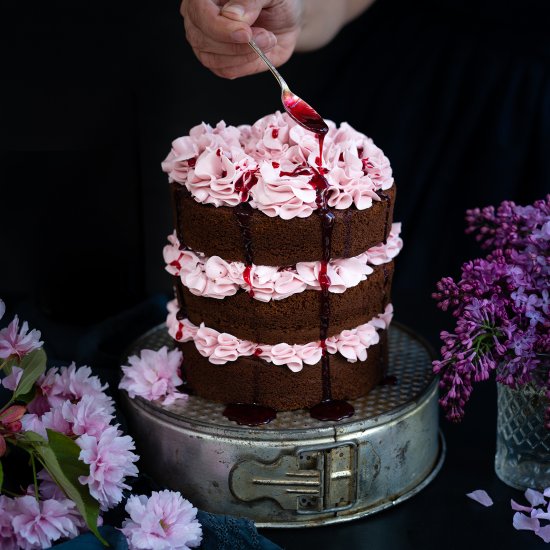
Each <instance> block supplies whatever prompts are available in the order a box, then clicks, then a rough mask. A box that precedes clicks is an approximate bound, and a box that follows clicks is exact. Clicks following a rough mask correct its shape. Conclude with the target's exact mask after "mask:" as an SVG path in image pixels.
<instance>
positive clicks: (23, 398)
mask: <svg viewBox="0 0 550 550" xmlns="http://www.w3.org/2000/svg"><path fill="white" fill-rule="evenodd" d="M35 397H36V386H33V387H32V388H31V391H30V392H27V393H24V394H23V395H18V396H17V401H19V402H20V403H25V405H28V404H29V403H30V402H31V401H32V400H33V399H34V398H35ZM12 401H13V400H12Z"/></svg>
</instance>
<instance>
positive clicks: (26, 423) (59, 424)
mask: <svg viewBox="0 0 550 550" xmlns="http://www.w3.org/2000/svg"><path fill="white" fill-rule="evenodd" d="M21 422H22V424H23V431H25V432H28V431H31V432H35V433H37V434H39V435H41V436H42V437H44V438H46V439H47V438H48V435H47V433H46V429H49V430H54V431H56V432H59V433H62V434H65V435H72V430H71V425H70V424H69V423H68V422H67V421H66V420H65V419H64V418H63V414H62V413H61V408H59V407H56V408H53V409H51V410H50V411H48V412H46V413H44V414H43V415H42V416H38V415H37V414H26V415H25V416H23V418H22V419H21Z"/></svg>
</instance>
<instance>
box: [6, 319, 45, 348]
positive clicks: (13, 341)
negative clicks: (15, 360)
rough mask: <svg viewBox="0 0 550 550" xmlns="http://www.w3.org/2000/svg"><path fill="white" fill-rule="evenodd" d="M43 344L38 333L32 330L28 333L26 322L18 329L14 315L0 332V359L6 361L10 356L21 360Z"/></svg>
mask: <svg viewBox="0 0 550 550" xmlns="http://www.w3.org/2000/svg"><path fill="white" fill-rule="evenodd" d="M43 343H44V342H41V341H40V331H39V330H36V329H34V330H31V331H30V332H29V324H28V323H27V322H26V321H25V322H24V323H23V325H22V326H21V329H19V317H17V315H16V316H15V317H14V318H13V321H12V322H11V323H10V324H9V325H8V326H7V327H6V328H3V329H2V330H0V359H7V358H8V357H9V356H10V355H17V356H18V357H19V358H20V359H21V358H22V357H23V356H25V355H27V353H30V352H31V351H33V350H35V349H38V348H39V347H41V346H42V344H43Z"/></svg>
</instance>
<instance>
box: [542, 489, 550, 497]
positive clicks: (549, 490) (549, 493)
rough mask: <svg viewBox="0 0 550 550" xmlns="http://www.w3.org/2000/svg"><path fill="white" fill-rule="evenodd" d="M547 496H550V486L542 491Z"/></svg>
mask: <svg viewBox="0 0 550 550" xmlns="http://www.w3.org/2000/svg"><path fill="white" fill-rule="evenodd" d="M542 494H543V495H544V496H545V497H546V498H550V487H546V489H544V492H543V493H542Z"/></svg>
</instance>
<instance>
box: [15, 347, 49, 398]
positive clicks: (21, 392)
mask: <svg viewBox="0 0 550 550" xmlns="http://www.w3.org/2000/svg"><path fill="white" fill-rule="evenodd" d="M19 366H20V367H21V368H22V369H23V374H22V375H21V379H20V380H19V384H17V388H15V391H14V392H13V398H12V400H13V401H16V400H18V399H19V397H20V396H25V395H26V394H28V393H29V392H30V391H31V390H32V387H33V386H34V383H35V382H36V381H37V380H38V379H39V378H40V376H41V375H42V374H43V373H44V372H45V370H46V353H45V351H44V350H43V349H42V348H40V349H35V350H34V351H31V352H30V353H29V354H28V355H25V357H23V359H22V360H21V364H20V365H19Z"/></svg>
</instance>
